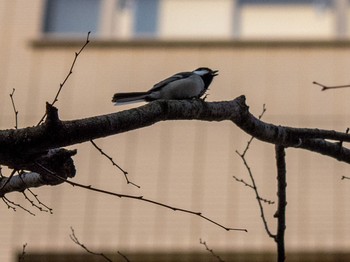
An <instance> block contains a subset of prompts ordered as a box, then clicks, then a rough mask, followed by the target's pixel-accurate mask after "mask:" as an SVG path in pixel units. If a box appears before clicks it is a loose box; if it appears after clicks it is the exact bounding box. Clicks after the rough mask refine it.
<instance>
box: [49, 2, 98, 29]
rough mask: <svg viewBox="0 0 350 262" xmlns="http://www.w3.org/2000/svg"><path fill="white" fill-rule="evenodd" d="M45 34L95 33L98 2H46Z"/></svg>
mask: <svg viewBox="0 0 350 262" xmlns="http://www.w3.org/2000/svg"><path fill="white" fill-rule="evenodd" d="M45 11H46V12H45V20H44V32H46V33H75V34H86V33H87V32H88V31H91V32H97V30H98V20H99V19H98V18H99V13H100V12H99V11H100V0H47V2H46V10H45Z"/></svg>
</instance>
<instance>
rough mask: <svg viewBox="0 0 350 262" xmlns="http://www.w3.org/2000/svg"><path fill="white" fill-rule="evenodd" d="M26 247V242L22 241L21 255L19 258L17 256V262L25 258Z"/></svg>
mask: <svg viewBox="0 0 350 262" xmlns="http://www.w3.org/2000/svg"><path fill="white" fill-rule="evenodd" d="M26 247H27V243H24V244H23V246H22V253H21V255H20V256H19V258H18V261H19V262H23V261H24V259H25V255H26Z"/></svg>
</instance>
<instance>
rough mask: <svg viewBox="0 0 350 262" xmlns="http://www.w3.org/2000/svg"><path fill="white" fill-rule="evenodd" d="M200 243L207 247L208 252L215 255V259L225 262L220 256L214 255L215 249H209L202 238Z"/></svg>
mask: <svg viewBox="0 0 350 262" xmlns="http://www.w3.org/2000/svg"><path fill="white" fill-rule="evenodd" d="M199 243H200V244H202V245H203V246H205V249H206V250H208V251H209V252H210V253H211V254H212V255H213V257H215V258H216V259H217V260H218V261H220V262H225V260H223V259H222V258H221V257H220V256H219V255H217V254H215V253H214V250H213V249H211V248H209V247H208V245H207V242H205V241H202V239H201V238H200V239H199Z"/></svg>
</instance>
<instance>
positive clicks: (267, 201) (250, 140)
mask: <svg viewBox="0 0 350 262" xmlns="http://www.w3.org/2000/svg"><path fill="white" fill-rule="evenodd" d="M265 112H266V107H265V104H264V105H263V110H262V112H261V114H260V115H259V116H258V119H259V120H260V119H261V118H262V117H263V115H264V113H265ZM253 140H254V136H252V137H251V138H250V139H249V140H248V142H247V145H246V147H245V149H244V150H243V153H242V154H241V153H239V152H238V151H237V150H236V153H237V155H239V156H240V157H241V159H242V161H243V164H244V166H245V168H246V170H247V171H248V174H249V178H250V181H251V184H249V183H247V182H246V181H245V180H243V179H238V178H237V177H236V176H233V178H234V179H235V180H236V181H237V182H240V183H242V184H244V185H245V186H247V187H249V188H251V189H253V190H254V192H255V196H256V200H257V201H258V205H259V209H260V217H261V219H262V221H263V224H264V228H265V231H266V233H267V234H268V236H269V237H274V235H273V234H272V233H271V231H270V229H269V226H268V224H267V220H266V217H265V212H264V207H263V206H262V203H261V202H265V203H268V204H274V202H273V201H271V200H267V199H264V198H262V197H261V196H260V194H259V192H258V188H257V185H256V183H255V179H254V175H253V173H252V171H251V168H250V166H249V164H248V162H247V160H246V158H245V155H246V153H247V152H248V149H249V148H250V145H251V143H252V141H253Z"/></svg>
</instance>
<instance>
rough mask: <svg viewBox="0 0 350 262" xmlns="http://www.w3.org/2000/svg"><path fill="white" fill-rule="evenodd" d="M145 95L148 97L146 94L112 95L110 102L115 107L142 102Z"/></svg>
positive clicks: (144, 99)
mask: <svg viewBox="0 0 350 262" xmlns="http://www.w3.org/2000/svg"><path fill="white" fill-rule="evenodd" d="M147 95H149V93H148V92H129V93H117V94H114V96H113V98H112V102H113V103H114V104H115V105H123V104H129V103H136V102H143V101H146V97H147Z"/></svg>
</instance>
